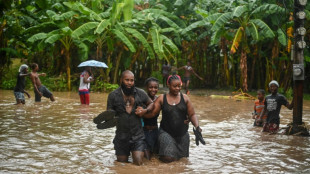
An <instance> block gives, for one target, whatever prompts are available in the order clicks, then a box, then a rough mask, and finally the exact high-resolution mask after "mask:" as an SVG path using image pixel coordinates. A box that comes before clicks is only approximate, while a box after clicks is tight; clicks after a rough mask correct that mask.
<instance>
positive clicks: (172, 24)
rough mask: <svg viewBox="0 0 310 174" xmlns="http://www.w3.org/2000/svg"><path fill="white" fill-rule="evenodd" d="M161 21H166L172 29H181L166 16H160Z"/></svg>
mask: <svg viewBox="0 0 310 174" xmlns="http://www.w3.org/2000/svg"><path fill="white" fill-rule="evenodd" d="M158 19H160V20H163V21H165V22H166V23H167V24H168V25H170V26H171V27H174V28H176V29H179V28H180V27H179V26H178V25H177V24H176V23H174V22H173V21H172V20H170V19H169V18H167V17H166V16H163V15H160V17H159V18H158Z"/></svg>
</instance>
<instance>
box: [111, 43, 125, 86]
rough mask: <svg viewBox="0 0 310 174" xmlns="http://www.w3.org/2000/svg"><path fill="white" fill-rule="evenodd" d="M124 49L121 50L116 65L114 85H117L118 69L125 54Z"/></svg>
mask: <svg viewBox="0 0 310 174" xmlns="http://www.w3.org/2000/svg"><path fill="white" fill-rule="evenodd" d="M123 51H124V49H122V48H121V51H120V52H119V53H118V55H117V58H116V63H115V69H114V75H113V83H114V84H117V79H118V68H119V64H120V62H121V58H122V54H123Z"/></svg>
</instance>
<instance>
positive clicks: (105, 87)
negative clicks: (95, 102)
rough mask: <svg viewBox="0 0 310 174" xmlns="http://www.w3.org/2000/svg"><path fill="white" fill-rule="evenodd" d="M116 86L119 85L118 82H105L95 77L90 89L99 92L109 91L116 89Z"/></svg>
mask: <svg viewBox="0 0 310 174" xmlns="http://www.w3.org/2000/svg"><path fill="white" fill-rule="evenodd" d="M118 87H119V86H118V84H111V83H105V82H104V81H102V80H100V79H99V78H97V79H96V81H95V85H92V86H91V90H92V91H99V92H111V91H113V90H115V89H117V88H118Z"/></svg>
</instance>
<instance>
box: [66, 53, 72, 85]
mask: <svg viewBox="0 0 310 174" xmlns="http://www.w3.org/2000/svg"><path fill="white" fill-rule="evenodd" d="M66 70H67V85H68V90H69V91H71V69H70V50H66Z"/></svg>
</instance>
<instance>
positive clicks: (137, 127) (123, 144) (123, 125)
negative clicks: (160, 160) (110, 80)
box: [107, 70, 153, 165]
mask: <svg viewBox="0 0 310 174" xmlns="http://www.w3.org/2000/svg"><path fill="white" fill-rule="evenodd" d="M138 106H142V107H146V109H143V110H139V112H137V111H136V108H137V107H138ZM152 109H153V102H152V100H151V99H150V98H149V97H148V96H147V94H146V93H145V92H144V91H143V90H141V89H139V88H136V87H135V86H134V74H133V73H132V72H131V71H129V70H126V71H124V72H123V73H122V77H121V87H119V88H118V89H116V90H114V91H113V92H111V93H110V94H109V96H108V102H107V110H114V111H116V116H117V117H118V120H117V125H116V135H115V137H114V140H113V144H114V149H115V154H116V156H117V161H119V162H128V156H129V155H130V152H131V153H132V159H133V162H134V163H135V164H137V165H141V164H142V160H143V156H144V152H143V151H144V149H145V142H144V139H145V137H144V132H143V128H142V122H141V118H140V117H141V116H142V115H144V114H145V113H147V112H148V111H150V110H152Z"/></svg>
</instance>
